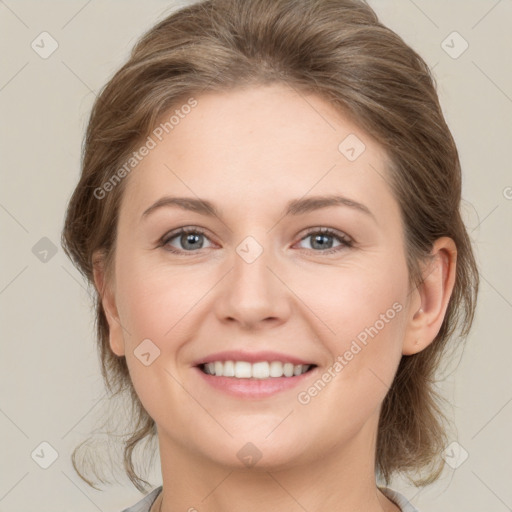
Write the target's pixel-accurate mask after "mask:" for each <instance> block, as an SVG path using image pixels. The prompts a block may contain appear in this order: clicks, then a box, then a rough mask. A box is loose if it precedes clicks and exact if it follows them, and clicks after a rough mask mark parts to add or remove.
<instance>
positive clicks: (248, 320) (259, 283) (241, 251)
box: [217, 235, 288, 324]
mask: <svg viewBox="0 0 512 512" xmlns="http://www.w3.org/2000/svg"><path fill="white" fill-rule="evenodd" d="M270 239H271V237H270V236H267V235H249V236H246V237H245V238H244V239H243V240H242V241H241V242H240V243H239V244H238V245H237V246H236V247H235V253H234V254H233V258H232V270H231V272H230V273H229V276H227V282H226V283H225V286H224V287H223V290H222V297H219V301H218V302H217V314H218V315H219V316H220V317H221V318H224V319H226V318H231V319H234V320H237V321H239V322H240V323H242V324H255V323H257V322H259V321H262V320H265V319H269V318H273V319H279V320H283V319H284V318H285V317H286V316H287V314H288V300H287V296H286V287H284V286H283V284H282V283H281V282H280V280H279V279H277V277H276V275H274V272H275V271H276V267H277V257H276V254H275V251H274V248H273V244H271V242H270Z"/></svg>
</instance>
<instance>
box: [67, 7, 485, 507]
mask: <svg viewBox="0 0 512 512" xmlns="http://www.w3.org/2000/svg"><path fill="white" fill-rule="evenodd" d="M191 98H192V99H193V101H194V108H193V109H192V108H187V109H184V108H183V106H184V105H190V104H191ZM174 112H181V113H182V115H180V116H179V123H173V124H172V129H171V128H170V127H169V128H168V129H165V127H166V126H167V125H166V123H169V122H170V121H169V119H171V117H172V116H173V115H174ZM128 113H129V114H128ZM159 128H161V129H160V130H159V131H158V134H159V135H158V137H157V139H154V138H153V137H152V135H151V134H155V131H156V130H158V129H159ZM149 140H151V141H155V144H154V146H153V145H152V147H151V150H150V151H145V152H144V156H143V158H141V159H140V160H139V161H138V163H137V165H136V166H135V168H134V169H133V170H132V171H131V172H130V173H129V174H128V173H127V175H126V176H125V177H123V179H122V180H119V182H116V185H115V186H113V187H111V189H110V190H109V191H106V189H105V188H104V187H103V186H102V184H104V183H109V182H110V181H109V180H110V179H111V178H112V176H113V175H115V173H116V172H117V171H118V170H119V169H121V168H122V167H123V164H124V163H126V162H127V161H128V160H129V159H130V158H131V155H132V154H133V152H134V151H136V150H137V148H140V147H141V146H143V145H146V141H149ZM98 189H100V190H101V191H102V193H101V195H102V197H101V198H99V197H97V194H95V193H94V191H95V190H98ZM460 199H461V170H460V164H459V158H458V153H457V149H456V146H455V144H454V141H453V138H452V136H451V134H450V131H449V129H448V127H447V125H446V123H445V120H444V118H443V114H442V111H441V108H440V105H439V102H438V98H437V95H436V91H435V87H434V83H433V79H432V77H431V75H430V72H429V69H428V67H427V65H426V64H425V62H424V61H423V60H422V59H421V58H420V57H419V56H418V55H417V54H416V53H415V52H414V51H413V50H412V49H411V48H410V47H408V46H407V45H406V44H405V43H404V42H403V41H402V39H401V38H400V37H399V36H397V35H396V34H395V33H394V32H392V31H391V30H389V29H388V28H386V27H384V26H383V25H381V24H380V23H379V21H378V19H377V17H376V15H375V13H374V12H373V11H372V10H371V9H370V7H369V6H368V5H366V4H365V3H363V2H361V1H357V0H252V1H251V2H247V1H245V0H209V1H202V2H198V3H196V4H193V5H190V6H188V7H185V8H182V9H181V10H179V11H177V12H175V13H173V14H172V15H170V16H169V17H167V18H166V19H164V20H163V21H161V22H159V23H158V24H157V25H156V26H155V27H153V28H152V29H151V30H150V31H149V32H147V33H146V34H145V35H144V36H143V37H142V39H141V40H140V41H139V42H138V43H137V45H136V46H135V48H134V49H133V51H132V54H131V57H130V59H129V61H128V62H127V63H126V64H125V65H124V66H123V67H122V68H121V69H120V70H119V71H118V72H117V73H116V74H115V76H114V77H113V78H112V79H111V80H110V82H109V83H108V84H107V85H106V87H105V88H104V90H103V91H102V93H101V94H100V95H99V96H98V99H97V101H96V103H95V105H94V108H93V111H92V115H91V118H90V121H89V125H88V129H87V135H86V140H85V145H84V154H83V168H82V176H81V179H80V182H79V183H78V185H77V187H76V189H75V191H74V194H73V196H72V198H71V201H70V204H69V207H68V212H67V217H66V223H65V227H64V231H63V246H64V248H65V250H66V251H67V254H68V255H69V256H70V257H71V258H72V260H73V261H74V262H75V264H76V265H77V267H78V268H79V269H80V270H81V271H82V272H83V274H84V275H85V276H86V278H87V279H88V280H89V281H90V282H91V283H93V284H94V286H95V290H96V298H97V301H96V313H97V334H98V348H99V352H100V355H101V361H102V372H103V376H104V379H105V382H106V385H107V388H108V389H109V391H110V392H111V393H112V395H114V396H115V395H123V394H127V395H128V396H129V397H130V400H131V401H132V404H133V408H134V411H135V414H134V418H133V430H132V432H131V434H130V436H129V439H128V440H127V442H126V444H125V452H124V458H125V468H126V471H127V474H128V476H129V478H130V479H131V481H132V482H133V483H134V485H135V486H136V487H137V488H138V489H139V490H141V491H143V490H145V489H146V488H145V487H144V486H143V484H147V482H146V481H145V480H143V479H142V478H141V477H140V476H139V475H138V474H137V473H136V471H135V468H134V463H133V460H132V456H133V451H134V448H135V447H136V446H137V445H138V443H139V442H140V441H142V440H144V439H147V438H151V439H152V438H154V437H155V436H156V437H157V439H158V444H159V448H160V461H161V469H162V478H163V485H162V486H161V487H158V488H156V489H154V490H153V492H152V493H150V494H149V495H148V496H147V497H146V498H144V500H142V501H141V502H140V503H139V504H137V505H136V506H134V507H133V508H132V509H130V510H133V511H136V510H137V511H149V510H152V511H155V510H160V511H163V512H167V511H171V510H191V509H192V510H193V509H194V507H198V509H200V510H201V511H220V510H222V511H227V510H240V509H243V510H246V511H249V512H250V511H256V510H258V511H259V510H266V511H272V510H289V511H295V510H297V511H299V510H308V511H310V512H314V511H319V510H332V511H334V510H336V511H337V512H340V511H341V512H348V511H354V510H365V511H366V512H377V511H382V510H384V511H388V512H390V511H395V512H396V511H398V510H402V511H413V510H415V509H414V507H413V506H412V505H411V504H410V503H408V501H407V500H406V499H405V498H404V497H403V496H402V495H400V494H399V493H397V492H395V491H393V490H392V489H390V488H389V487H387V486H388V485H389V484H390V482H391V479H392V477H393V476H394V475H398V474H404V475H408V476H409V477H410V479H411V480H412V481H413V482H414V483H416V484H417V485H419V486H420V485H426V484H428V483H430V482H433V481H434V480H436V479H437V478H438V477H439V475H440V473H441V471H442V468H443V460H442V457H441V455H442V451H443V449H444V447H445V446H446V433H445V428H444V425H443V422H444V421H445V420H444V417H443V414H442V408H441V404H440V398H441V397H439V396H438V395H437V393H436V391H435V376H436V371H437V370H438V368H439V365H440V362H441V361H442V359H443V356H444V357H445V356H446V348H447V347H448V346H449V342H450V340H452V339H454V336H455V333H456V331H457V330H458V331H460V332H459V335H460V336H459V337H458V338H456V339H457V342H460V341H461V340H462V339H463V338H464V337H465V336H466V335H467V334H468V332H469V329H470V327H471V323H472V320H473V315H474V310H475V303H476V296H477V290H478V272H477V267H476V264H475V260H474V257H473V252H472V248H471V243H470V239H469V237H468V234H467V232H466V229H465V226H464V224H463V222H462V220H461V216H460V213H459V207H460ZM79 453H80V451H77V452H76V453H75V454H74V456H73V463H74V465H75V468H76V469H77V471H78V472H79V474H80V476H82V478H84V480H86V481H87V482H88V483H89V484H91V485H94V482H93V479H92V478H91V475H86V474H84V473H85V472H83V471H82V470H81V461H80V457H79ZM205 497H206V498H205Z"/></svg>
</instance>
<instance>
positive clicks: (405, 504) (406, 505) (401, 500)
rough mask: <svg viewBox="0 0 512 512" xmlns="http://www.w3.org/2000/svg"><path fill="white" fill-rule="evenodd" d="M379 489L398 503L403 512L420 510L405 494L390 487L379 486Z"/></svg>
mask: <svg viewBox="0 0 512 512" xmlns="http://www.w3.org/2000/svg"><path fill="white" fill-rule="evenodd" d="M379 489H380V490H381V491H382V493H383V494H385V495H386V497H388V498H389V499H390V500H391V501H392V502H394V503H395V504H396V505H398V506H399V507H400V510H401V511H402V512H419V510H418V509H417V508H415V507H414V506H413V505H412V504H411V503H410V502H409V500H408V499H407V498H406V497H405V496H404V495H403V494H400V493H399V492H397V491H394V490H393V489H390V488H389V487H379Z"/></svg>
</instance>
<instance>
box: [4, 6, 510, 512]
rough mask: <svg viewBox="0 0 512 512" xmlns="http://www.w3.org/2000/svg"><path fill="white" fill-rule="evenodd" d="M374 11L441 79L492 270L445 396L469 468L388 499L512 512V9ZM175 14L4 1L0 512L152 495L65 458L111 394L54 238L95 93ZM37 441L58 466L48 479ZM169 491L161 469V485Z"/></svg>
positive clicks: (474, 233)
mask: <svg viewBox="0 0 512 512" xmlns="http://www.w3.org/2000/svg"><path fill="white" fill-rule="evenodd" d="M184 3H186V2H182V4H184ZM370 3H371V5H372V7H374V8H375V10H376V11H377V13H378V14H379V16H380V17H381V19H382V21H383V22H384V23H385V24H387V25H388V26H389V27H391V28H392V29H394V30H395V31H396V32H398V33H399V34H400V35H401V36H402V37H403V38H404V39H405V41H406V42H407V43H408V44H410V45H411V46H412V47H413V48H415V49H416V50H417V51H418V52H419V53H420V54H421V55H422V56H423V57H424V58H425V60H426V61H427V63H428V64H429V65H430V66H431V67H432V68H433V70H434V74H435V76H436V78H437V81H438V91H439V95H440V99H441V103H442V105H443V109H444V112H445V115H446V118H447V121H448V124H449V126H450V127H451V129H452V132H453V134H454V137H455V140H456V142H457V144H458V147H459V151H460V156H461V161H462V167H463V172H464V176H463V180H464V187H463V197H464V205H463V212H464V218H465V220H466V223H467V226H468V228H469V231H470V232H471V237H472V238H473V240H474V243H475V249H476V253H477V258H478V262H479V266H480V268H481V272H482V275H481V277H482V286H481V292H480V297H479V305H478V310H477V317H476V321H475V326H474V329H473V332H472V334H471V336H470V337H469V339H468V342H467V346H466V348H465V350H464V352H462V351H461V352H459V353H458V355H457V356H456V357H455V358H454V361H453V364H452V365H451V366H450V370H449V371H448V372H447V374H446V377H445V379H444V380H443V381H442V382H441V383H440V387H441V389H442V390H443V392H444V393H445V395H446V396H447V398H448V399H449V401H450V403H451V404H452V408H451V409H450V410H449V411H448V413H449V415H450V416H451V417H452V418H453V420H454V424H455V427H456V430H455V433H454V434H453V435H452V441H453V442H457V443H459V444H458V445H455V449H454V450H452V448H453V447H450V448H449V449H448V451H447V453H446V456H447V457H448V458H450V461H451V464H452V465H453V466H458V467H454V468H453V469H452V468H451V467H447V469H446V471H445V472H444V474H443V477H442V478H441V479H440V480H439V482H437V483H436V484H435V485H432V486H430V487H428V488H426V489H423V490H419V489H416V488H414V487H408V486H407V485H406V484H405V482H402V481H399V480H398V481H396V482H395V483H394V485H393V486H392V487H394V488H395V489H397V490H400V491H401V492H403V493H404V494H406V495H407V496H408V497H409V498H410V499H411V500H412V502H413V503H414V504H415V505H416V506H417V507H418V508H419V509H420V510H421V512H434V511H447V510H450V511H452V510H453V511H455V510H460V511H462V510H464V511H465V512H481V511H483V510H485V511H486V512H487V511H491V510H492V511H496V512H500V511H506V510H512V487H511V486H510V481H511V477H512V463H511V461H512V448H511V444H510V441H509V435H510V430H511V428H510V426H511V423H512V422H511V420H512V403H511V402H512V385H511V384H512V377H511V372H510V370H509V368H510V361H511V355H512V343H511V341H512V340H511V336H510V325H511V324H510V318H511V314H512V292H511V289H512V273H511V272H510V256H511V245H512V241H511V238H512V237H511V233H512V230H511V227H512V222H511V220H512V173H511V171H510V156H509V151H510V135H511V133H512V121H511V120H512V69H511V65H510V62H511V61H510V53H511V50H512V31H511V30H510V27H511V26H512V1H511V0H500V1H496V0H492V1H491V0H489V1H484V0H481V1H474V0H473V1H467V0H456V1H454V0H451V1H450V2H445V1H443V0H414V1H412V0H379V1H377V0H373V1H371V2H370ZM178 5H179V4H178V3H177V2H164V1H161V0H160V1H158V0H152V1H144V2H143V1H141V0H139V1H128V0H123V1H119V0H117V1H101V2H100V1H99V0H91V1H88V2H87V1H81V2H78V1H77V2H74V1H67V2H64V1H53V0H52V1H46V2H36V1H14V0H6V1H2V0H0V34H1V38H2V39H1V40H2V50H1V51H2V65H1V69H0V109H1V119H2V124H1V128H0V129H1V135H0V151H1V155H2V160H1V162H2V166H1V180H2V182H1V188H0V226H1V230H2V231H1V233H2V251H1V261H0V268H1V275H0V308H1V309H0V311H1V313H0V314H1V325H2V337H1V340H2V341H1V346H2V357H1V359H0V434H1V435H0V453H1V455H0V460H1V467H0V511H7V510H8V511H10V512H16V511H24V512H26V511H29V510H33V511H35V510H37V511H38V512H47V511H48V512H49V511H52V512H55V511H59V510H62V511H64V510H73V511H75V512H82V511H96V510H101V511H105V512H106V511H116V510H117V511H119V510H121V509H122V508H124V507H126V506H128V505H130V504H133V503H134V502H136V501H137V500H138V499H140V497H141V496H140V494H139V493H138V492H137V491H136V490H135V489H134V488H132V487H131V486H129V485H128V483H127V482H126V481H123V480H121V481H120V483H119V485H116V486H113V487H111V488H108V489H107V491H106V492H101V491H94V490H93V489H91V488H89V487H88V486H87V485H86V484H85V483H84V482H83V481H82V480H80V479H79V478H78V476H77V475H76V474H75V472H74V471H73V468H72V466H71V463H70V460H69V456H70V453H71V450H72V448H73V447H74V446H75V445H76V444H78V443H79V442H80V441H81V440H83V439H84V438H85V436H86V434H87V433H88V432H89V431H90V430H91V429H92V428H93V427H94V426H95V425H96V424H97V420H98V418H99V417H100V416H101V412H100V411H101V410H102V407H104V401H103V400H102V396H103V393H104V392H103V387H102V382H101V379H100V373H99V367H98V363H97V356H96V353H95V349H94V344H93V335H94V332H93V317H92V310H91V305H90V297H89V294H88V291H87V288H86V286H85V284H84V282H83V280H82V279H81V277H80V275H79V274H78V272H77V271H76V270H75V269H74V268H73V266H72V265H71V263H70V262H69V261H68V260H67V258H66V257H65V255H64V254H63V252H62V250H61V248H60V245H59V238H60V231H61V228H62V224H63V215H64V210H65V206H66V203H67V201H68V199H69V197H70V194H71V192H72V190H73V187H74V186H75V184H76V181H77V178H78V175H79V159H80V148H81V141H82V136H83V133H84V130H85V126H86V122H87V118H88V115H89V112H90V108H91V105H92V102H93V100H94V97H95V95H96V94H97V92H98V91H99V89H100V87H101V86H103V84H104V83H105V82H106V81H107V80H108V78H109V77H110V76H111V75H112V73H113V72H114V71H115V70H116V69H117V68H118V67H119V66H120V65H121V63H123V62H124V60H125V59H126V58H127V56H128V52H129V50H130V48H131V47H132V45H133V43H134V42H135V41H136V39H137V37H138V36H139V35H141V34H142V32H143V31H145V30H146V29H148V28H149V27H150V26H151V25H153V24H154V23H155V22H156V21H157V20H158V19H160V18H162V17H163V16H165V15H166V14H167V13H168V12H169V11H170V10H173V9H174V8H175V7H176V6H178ZM45 31H46V32H48V33H49V34H51V37H52V38H53V39H54V40H56V42H57V43H58V48H57V50H56V51H55V52H54V53H53V54H51V55H50V56H49V57H48V58H46V59H44V58H42V57H41V56H40V54H39V53H37V52H36V51H35V50H34V49H33V48H32V47H31V43H32V42H33V41H35V43H34V44H39V47H36V48H38V51H39V52H43V51H48V50H49V49H50V48H51V46H50V39H48V36H39V35H40V34H41V33H42V32H45ZM454 31H456V32H458V33H459V34H460V36H461V37H462V38H463V39H460V38H459V37H458V36H457V35H455V36H453V35H451V34H452V32H454ZM42 37H45V38H46V39H45V40H44V41H45V42H44V48H43V43H41V38H42ZM463 40H465V41H467V43H468V44H469V47H468V48H467V49H466V51H464V52H463V53H462V54H461V55H459V56H457V54H458V53H460V51H461V50H462V49H463V44H464V41H463ZM443 41H445V42H444V43H443ZM450 53H451V55H450ZM455 56H457V58H454V57H455ZM45 237H46V238H47V239H48V240H47V239H46V238H45ZM41 239H43V240H41ZM52 248H54V250H56V253H55V254H53V252H52ZM45 251H47V252H45ZM42 442H47V443H49V444H50V445H51V446H52V447H53V449H54V450H56V452H57V453H58V458H57V459H56V460H55V462H54V463H53V464H51V465H50V466H49V467H48V468H47V469H43V468H42V467H40V464H43V465H44V464H45V463H49V462H51V459H50V458H49V457H50V456H51V450H50V449H49V448H48V447H45V446H44V445H43V447H41V446H40V444H41V443H42ZM462 450H464V451H465V452H467V454H468V458H467V459H466V460H464V461H463V458H462V456H461V455H460V454H464V451H462ZM38 454H39V456H38ZM156 461H157V462H158V458H157V459H156ZM159 477H160V474H159V467H158V464H157V465H156V466H155V467H154V468H153V472H152V473H151V474H150V478H153V479H152V480H151V481H152V482H153V483H154V484H155V485H157V484H159V483H160V479H159Z"/></svg>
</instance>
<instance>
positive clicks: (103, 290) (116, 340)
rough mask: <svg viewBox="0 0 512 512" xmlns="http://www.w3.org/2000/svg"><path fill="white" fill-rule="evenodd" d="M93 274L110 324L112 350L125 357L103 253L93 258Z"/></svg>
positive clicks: (117, 315) (112, 291)
mask: <svg viewBox="0 0 512 512" xmlns="http://www.w3.org/2000/svg"><path fill="white" fill-rule="evenodd" d="M93 274H94V284H95V287H96V290H97V292H98V294H99V296H100V298H101V305H102V306H103V311H104V313H105V316H106V318H107V322H108V327H109V343H110V348H111V350H112V352H114V354H116V355H117V356H123V355H124V353H125V350H124V338H123V331H122V327H121V323H120V320H119V314H118V311H117V305H116V301H115V293H114V290H113V289H112V283H110V282H109V280H108V279H107V276H106V271H105V258H104V254H103V253H95V255H94V257H93Z"/></svg>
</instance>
